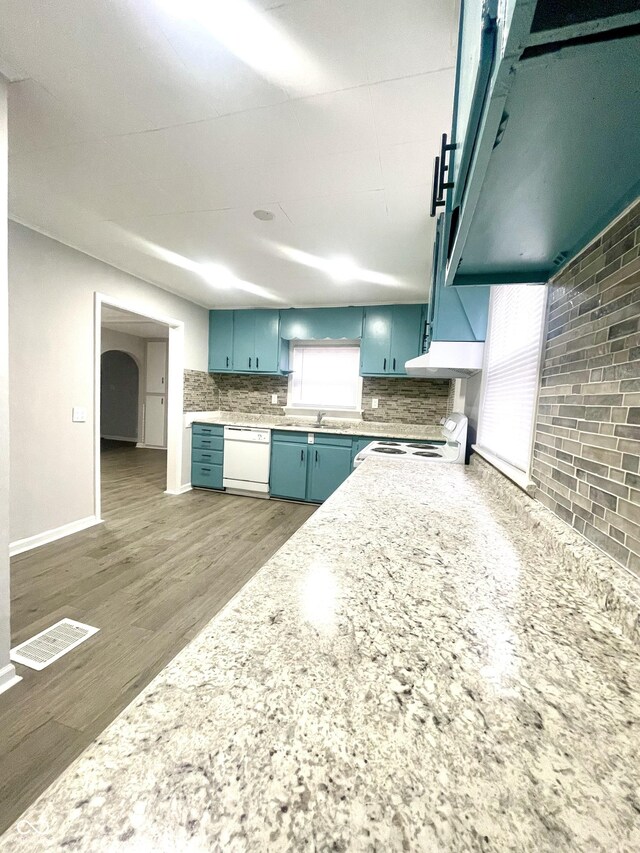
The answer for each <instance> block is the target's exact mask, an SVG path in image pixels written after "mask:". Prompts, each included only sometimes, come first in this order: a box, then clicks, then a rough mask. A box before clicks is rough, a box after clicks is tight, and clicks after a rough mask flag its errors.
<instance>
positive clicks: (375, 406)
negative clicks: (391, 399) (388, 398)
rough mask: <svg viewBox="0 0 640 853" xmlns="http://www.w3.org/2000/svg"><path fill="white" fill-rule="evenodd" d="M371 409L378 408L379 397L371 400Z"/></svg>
mask: <svg viewBox="0 0 640 853" xmlns="http://www.w3.org/2000/svg"><path fill="white" fill-rule="evenodd" d="M371 408H372V409H377V408H378V398H377V397H372V398H371Z"/></svg>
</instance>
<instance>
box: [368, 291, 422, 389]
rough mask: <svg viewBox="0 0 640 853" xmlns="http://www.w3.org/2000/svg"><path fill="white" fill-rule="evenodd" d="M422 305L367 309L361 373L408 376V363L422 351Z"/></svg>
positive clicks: (380, 306) (386, 306)
mask: <svg viewBox="0 0 640 853" xmlns="http://www.w3.org/2000/svg"><path fill="white" fill-rule="evenodd" d="M423 324H424V306H423V305H379V306H372V307H367V308H365V309H364V324H363V328H362V343H361V344H360V373H361V374H362V376H405V375H406V371H405V369H404V365H405V362H406V361H408V360H409V359H411V358H415V357H416V356H418V355H420V353H421V352H422V338H423Z"/></svg>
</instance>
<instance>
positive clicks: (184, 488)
mask: <svg viewBox="0 0 640 853" xmlns="http://www.w3.org/2000/svg"><path fill="white" fill-rule="evenodd" d="M192 488H193V487H192V485H191V483H187V484H186V485H184V486H180V488H179V489H172V490H171V491H169V490H168V489H166V490H165V495H184V494H185V493H186V492H190V491H191V490H192Z"/></svg>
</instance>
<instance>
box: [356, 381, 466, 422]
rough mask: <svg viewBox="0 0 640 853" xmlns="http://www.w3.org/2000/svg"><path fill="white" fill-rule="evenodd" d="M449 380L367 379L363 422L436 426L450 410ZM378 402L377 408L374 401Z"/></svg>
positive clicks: (363, 397) (363, 386) (363, 392)
mask: <svg viewBox="0 0 640 853" xmlns="http://www.w3.org/2000/svg"><path fill="white" fill-rule="evenodd" d="M451 384H452V383H451V382H450V381H449V380H448V379H413V378H411V379H408V378H407V379H405V378H404V377H400V378H394V379H387V378H381V377H372V376H367V377H365V378H364V379H363V381H362V418H363V420H365V421H384V422H387V423H406V424H436V423H438V421H440V419H441V418H444V417H445V415H446V414H447V412H448V407H449V386H450V385H451ZM373 397H377V398H378V408H377V409H372V408H371V399H372V398H373Z"/></svg>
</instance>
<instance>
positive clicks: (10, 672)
mask: <svg viewBox="0 0 640 853" xmlns="http://www.w3.org/2000/svg"><path fill="white" fill-rule="evenodd" d="M19 681H22V676H21V675H17V674H16V668H15V666H14V665H13V664H12V663H8V664H7V665H6V666H5V667H3V668H2V669H0V693H4V692H5V690H8V689H9V688H10V687H13V685H14V684H17V683H18V682H19Z"/></svg>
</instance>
